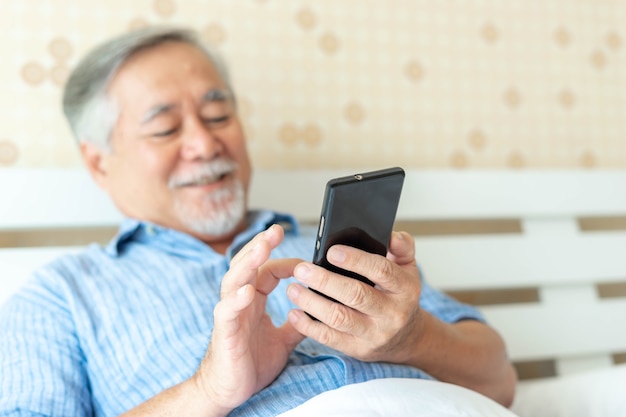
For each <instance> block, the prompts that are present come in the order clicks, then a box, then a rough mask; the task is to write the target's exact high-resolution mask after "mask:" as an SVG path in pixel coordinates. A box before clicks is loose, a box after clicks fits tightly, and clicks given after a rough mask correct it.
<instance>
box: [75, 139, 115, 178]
mask: <svg viewBox="0 0 626 417" xmlns="http://www.w3.org/2000/svg"><path fill="white" fill-rule="evenodd" d="M80 155H81V157H82V159H83V162H84V163H85V166H86V167H87V169H88V170H89V173H90V174H91V177H92V178H93V179H94V181H95V182H96V183H97V184H98V185H99V186H100V188H102V189H104V190H106V189H107V185H108V181H107V180H108V167H107V159H108V156H109V153H108V152H106V151H104V150H103V149H102V148H100V147H99V146H97V145H95V144H93V143H91V142H85V141H81V142H80Z"/></svg>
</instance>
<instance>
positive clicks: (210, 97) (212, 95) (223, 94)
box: [202, 88, 232, 103]
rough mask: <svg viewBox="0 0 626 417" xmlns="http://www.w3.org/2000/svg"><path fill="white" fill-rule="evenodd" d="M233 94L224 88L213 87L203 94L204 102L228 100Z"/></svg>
mask: <svg viewBox="0 0 626 417" xmlns="http://www.w3.org/2000/svg"><path fill="white" fill-rule="evenodd" d="M231 96H232V95H231V94H230V92H229V91H227V90H223V89H220V88H213V89H211V90H209V91H208V92H207V93H206V94H205V95H203V96H202V101H203V102H205V103H206V102H209V103H210V102H213V101H226V100H229V99H230V98H231Z"/></svg>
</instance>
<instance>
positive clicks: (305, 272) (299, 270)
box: [293, 262, 311, 281]
mask: <svg viewBox="0 0 626 417" xmlns="http://www.w3.org/2000/svg"><path fill="white" fill-rule="evenodd" d="M293 276H294V277H295V278H296V279H298V280H300V281H307V280H308V279H309V277H310V276H311V267H310V266H309V265H308V264H306V263H304V262H303V263H301V264H298V265H297V266H296V269H295V270H294V271H293Z"/></svg>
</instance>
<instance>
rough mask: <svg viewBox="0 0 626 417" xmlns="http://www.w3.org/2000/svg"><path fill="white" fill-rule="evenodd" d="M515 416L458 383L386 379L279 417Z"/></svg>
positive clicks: (314, 401) (331, 393) (317, 400)
mask: <svg viewBox="0 0 626 417" xmlns="http://www.w3.org/2000/svg"><path fill="white" fill-rule="evenodd" d="M304 416H337V417H387V416H389V417H398V416H403V417H404V416H415V417H515V414H513V413H512V412H511V411H509V410H507V409H506V408H504V407H502V406H501V405H500V404H498V403H496V402H495V401H492V400H491V399H489V398H487V397H485V396H483V395H481V394H479V393H477V392H474V391H471V390H469V389H467V388H463V387H460V386H458V385H452V384H447V383H444V382H437V381H429V380H423V379H406V378H386V379H374V380H371V381H367V382H362V383H360V384H352V385H346V386H344V387H341V388H338V389H336V390H332V391H327V392H324V393H322V394H320V395H318V396H316V397H314V398H311V399H310V400H309V401H307V402H305V403H304V404H302V405H300V406H298V407H296V408H294V409H292V410H290V411H287V412H286V413H283V414H281V415H280V417H304Z"/></svg>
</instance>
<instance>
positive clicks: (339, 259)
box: [326, 245, 402, 293]
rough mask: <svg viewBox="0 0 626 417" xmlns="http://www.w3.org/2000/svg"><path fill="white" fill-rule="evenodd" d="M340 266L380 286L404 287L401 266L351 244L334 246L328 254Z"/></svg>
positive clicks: (333, 262)
mask: <svg viewBox="0 0 626 417" xmlns="http://www.w3.org/2000/svg"><path fill="white" fill-rule="evenodd" d="M326 257H327V259H328V261H329V262H330V263H331V264H333V265H335V266H338V267H339V268H342V269H346V270H348V271H352V272H356V273H357V274H359V275H362V276H364V277H366V278H368V279H369V280H370V281H372V282H374V283H375V284H376V285H377V287H378V288H380V289H382V290H385V291H390V292H394V293H395V292H398V291H400V290H401V289H402V282H401V280H399V279H398V278H399V276H400V275H401V271H400V269H399V266H398V265H397V264H396V263H394V262H392V261H391V260H389V259H387V258H386V257H384V256H380V255H375V254H371V253H368V252H365V251H362V250H360V249H356V248H352V247H350V246H344V245H335V246H332V247H331V248H330V249H329V250H328V253H327V255H326Z"/></svg>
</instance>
